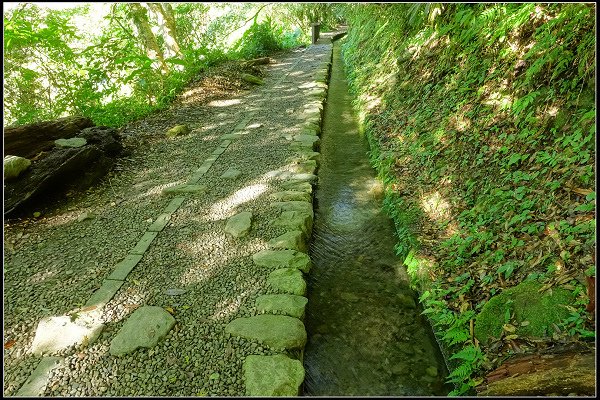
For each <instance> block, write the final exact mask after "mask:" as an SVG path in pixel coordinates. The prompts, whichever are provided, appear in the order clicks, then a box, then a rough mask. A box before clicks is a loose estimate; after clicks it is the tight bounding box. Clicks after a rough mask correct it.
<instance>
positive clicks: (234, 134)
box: [221, 132, 243, 140]
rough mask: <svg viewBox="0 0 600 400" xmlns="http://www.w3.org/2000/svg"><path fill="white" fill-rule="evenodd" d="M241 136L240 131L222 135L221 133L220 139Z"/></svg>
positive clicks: (231, 138)
mask: <svg viewBox="0 0 600 400" xmlns="http://www.w3.org/2000/svg"><path fill="white" fill-rule="evenodd" d="M241 136H243V134H242V133H237V132H236V133H226V134H224V135H221V140H233V139H237V138H239V137H241Z"/></svg>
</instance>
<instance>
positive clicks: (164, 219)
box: [148, 213, 171, 232]
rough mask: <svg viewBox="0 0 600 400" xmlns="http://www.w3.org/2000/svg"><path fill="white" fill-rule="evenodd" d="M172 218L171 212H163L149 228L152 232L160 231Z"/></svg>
mask: <svg viewBox="0 0 600 400" xmlns="http://www.w3.org/2000/svg"><path fill="white" fill-rule="evenodd" d="M170 220H171V213H162V214H160V215H159V216H158V217H156V219H155V220H154V222H153V223H152V225H150V227H149V228H148V230H149V231H150V232H160V231H162V230H163V229H164V228H165V226H167V224H168V223H169V221H170Z"/></svg>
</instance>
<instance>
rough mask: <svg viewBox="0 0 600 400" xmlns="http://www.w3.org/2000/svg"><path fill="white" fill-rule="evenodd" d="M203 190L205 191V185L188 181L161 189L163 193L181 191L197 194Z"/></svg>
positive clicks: (180, 192)
mask: <svg viewBox="0 0 600 400" xmlns="http://www.w3.org/2000/svg"><path fill="white" fill-rule="evenodd" d="M204 191H206V186H205V185H195V184H189V183H184V184H182V185H177V186H171V187H168V188H164V189H163V190H162V192H163V194H182V193H192V194H199V193H204Z"/></svg>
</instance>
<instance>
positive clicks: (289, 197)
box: [271, 190, 311, 201]
mask: <svg viewBox="0 0 600 400" xmlns="http://www.w3.org/2000/svg"><path fill="white" fill-rule="evenodd" d="M271 198H272V199H273V200H276V201H311V197H310V194H308V193H306V192H297V191H294V190H286V191H283V192H277V193H273V194H272V195H271Z"/></svg>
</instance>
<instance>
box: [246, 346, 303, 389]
mask: <svg viewBox="0 0 600 400" xmlns="http://www.w3.org/2000/svg"><path fill="white" fill-rule="evenodd" d="M243 370H244V378H245V384H246V395H247V396H298V394H299V390H300V385H301V384H302V382H303V381H304V368H303V367H302V363H301V362H300V361H298V360H292V359H291V358H289V357H286V356H284V355H282V354H277V355H274V356H258V355H250V356H247V357H246V359H245V360H244V365H243Z"/></svg>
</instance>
